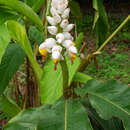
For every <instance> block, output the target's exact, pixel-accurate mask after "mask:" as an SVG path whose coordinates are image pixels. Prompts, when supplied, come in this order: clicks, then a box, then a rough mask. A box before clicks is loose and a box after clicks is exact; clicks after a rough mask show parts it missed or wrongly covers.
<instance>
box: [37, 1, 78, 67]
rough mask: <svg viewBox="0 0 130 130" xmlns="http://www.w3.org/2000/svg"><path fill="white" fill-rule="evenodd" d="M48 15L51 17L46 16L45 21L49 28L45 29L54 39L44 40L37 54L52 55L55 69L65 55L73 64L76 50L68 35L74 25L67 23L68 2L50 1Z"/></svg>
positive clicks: (71, 37) (71, 38)
mask: <svg viewBox="0 0 130 130" xmlns="http://www.w3.org/2000/svg"><path fill="white" fill-rule="evenodd" d="M50 13H51V16H47V21H48V23H49V24H50V25H51V26H48V27H47V29H48V32H49V33H50V34H51V35H54V36H53V37H55V39H54V38H48V39H46V40H45V41H44V42H43V43H42V44H41V45H40V46H39V52H40V53H41V55H43V56H46V55H47V53H52V60H53V62H54V64H55V67H56V66H57V63H58V62H59V61H60V60H64V56H65V54H67V55H68V56H69V58H70V59H71V61H72V62H73V60H74V59H75V58H76V55H77V49H76V47H75V43H74V41H73V40H74V38H73V36H72V35H71V33H69V32H70V31H71V30H72V29H73V27H74V24H69V21H68V18H69V13H70V8H68V0H52V2H51V7H50Z"/></svg>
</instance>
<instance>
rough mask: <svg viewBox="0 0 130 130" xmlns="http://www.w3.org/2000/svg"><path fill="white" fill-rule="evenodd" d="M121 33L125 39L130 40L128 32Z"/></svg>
mask: <svg viewBox="0 0 130 130" xmlns="http://www.w3.org/2000/svg"><path fill="white" fill-rule="evenodd" d="M122 35H123V36H124V37H125V38H127V39H129V40H130V32H124V33H122Z"/></svg>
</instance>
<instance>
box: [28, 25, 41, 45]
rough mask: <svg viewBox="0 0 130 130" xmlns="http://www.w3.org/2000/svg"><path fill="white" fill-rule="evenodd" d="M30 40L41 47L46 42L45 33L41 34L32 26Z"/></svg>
mask: <svg viewBox="0 0 130 130" xmlns="http://www.w3.org/2000/svg"><path fill="white" fill-rule="evenodd" d="M29 39H30V40H32V41H35V42H36V43H37V44H38V45H40V44H41V43H42V42H43V41H44V37H43V33H42V32H40V31H39V30H38V29H37V28H36V27H35V26H30V28H29Z"/></svg>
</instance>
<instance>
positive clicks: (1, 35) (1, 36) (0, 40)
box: [0, 24, 10, 63]
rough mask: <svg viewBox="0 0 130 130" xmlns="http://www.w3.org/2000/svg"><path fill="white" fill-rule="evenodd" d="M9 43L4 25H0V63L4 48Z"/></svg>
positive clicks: (8, 36)
mask: <svg viewBox="0 0 130 130" xmlns="http://www.w3.org/2000/svg"><path fill="white" fill-rule="evenodd" d="M9 42H10V35H9V32H8V28H7V26H6V25H5V24H2V25H0V63H1V58H2V56H3V54H4V52H5V49H6V47H7V46H8V44H9Z"/></svg>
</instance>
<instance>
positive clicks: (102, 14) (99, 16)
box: [93, 0, 109, 46]
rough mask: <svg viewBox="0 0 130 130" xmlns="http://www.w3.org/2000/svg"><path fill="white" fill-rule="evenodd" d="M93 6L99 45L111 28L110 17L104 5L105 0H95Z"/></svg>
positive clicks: (94, 27)
mask: <svg viewBox="0 0 130 130" xmlns="http://www.w3.org/2000/svg"><path fill="white" fill-rule="evenodd" d="M93 8H94V9H95V17H94V23H93V29H94V30H95V32H96V34H97V37H98V46H100V45H101V44H102V43H103V42H104V41H105V40H106V37H107V33H108V29H109V24H108V18H107V14H106V11H105V8H104V5H103V0H93Z"/></svg>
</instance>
